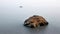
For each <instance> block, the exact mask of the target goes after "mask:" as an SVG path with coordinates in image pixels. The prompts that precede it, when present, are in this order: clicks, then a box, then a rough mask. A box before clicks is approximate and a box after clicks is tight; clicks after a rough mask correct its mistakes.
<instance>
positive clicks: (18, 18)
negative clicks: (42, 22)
mask: <svg viewBox="0 0 60 34" xmlns="http://www.w3.org/2000/svg"><path fill="white" fill-rule="evenodd" d="M32 15H40V16H43V17H44V18H45V19H46V20H47V21H48V22H49V25H48V26H43V27H38V28H35V29H31V28H27V27H24V26H23V23H24V20H25V19H27V18H28V17H30V16H32ZM0 34H60V6H59V5H58V3H56V0H53V1H52V0H46V1H45V0H44V1H43V0H41V1H40V0H0Z"/></svg>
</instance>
